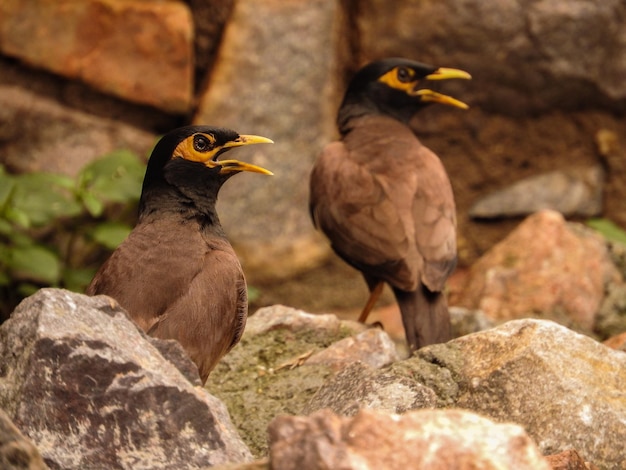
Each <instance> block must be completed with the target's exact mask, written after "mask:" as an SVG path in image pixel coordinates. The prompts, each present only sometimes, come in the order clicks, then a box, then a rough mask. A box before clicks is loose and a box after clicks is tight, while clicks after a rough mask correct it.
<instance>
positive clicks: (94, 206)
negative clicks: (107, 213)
mask: <svg viewBox="0 0 626 470" xmlns="http://www.w3.org/2000/svg"><path fill="white" fill-rule="evenodd" d="M81 198H82V200H83V204H84V205H85V208H86V209H87V211H88V212H89V213H90V214H91V216H92V217H100V216H101V215H102V212H104V204H103V203H102V202H100V201H99V200H98V199H97V198H96V197H95V196H94V195H93V194H92V193H91V192H89V191H84V192H82V193H81Z"/></svg>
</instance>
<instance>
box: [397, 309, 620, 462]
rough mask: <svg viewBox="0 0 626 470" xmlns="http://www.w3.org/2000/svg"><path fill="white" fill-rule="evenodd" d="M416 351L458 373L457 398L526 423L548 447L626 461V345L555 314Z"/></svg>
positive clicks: (502, 417) (457, 402) (490, 413)
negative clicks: (583, 331)
mask: <svg viewBox="0 0 626 470" xmlns="http://www.w3.org/2000/svg"><path fill="white" fill-rule="evenodd" d="M418 357H421V358H428V360H429V361H430V362H433V363H437V364H439V365H440V366H441V368H442V371H443V370H444V369H445V370H447V373H449V374H451V375H452V376H453V377H455V381H456V382H457V383H458V387H459V392H458V395H457V397H456V399H455V403H454V405H455V406H457V407H460V408H465V409H469V410H472V411H475V412H477V413H480V414H483V415H485V416H488V417H491V418H492V419H495V420H496V421H510V422H515V423H517V424H520V425H522V426H523V427H524V428H525V429H526V431H527V432H528V434H529V435H530V436H531V437H532V438H533V439H534V440H535V442H537V444H538V446H539V448H540V449H541V451H542V452H543V453H544V454H545V455H547V454H554V453H557V452H561V451H564V450H567V449H571V448H574V449H576V450H577V451H578V452H579V453H580V454H581V455H582V456H584V458H585V460H588V461H591V462H593V463H594V464H596V465H598V466H599V467H601V468H620V467H621V466H624V465H626V459H625V456H624V452H623V442H625V441H626V426H624V422H626V392H624V390H626V355H624V354H623V352H621V351H614V350H612V349H610V348H607V347H605V346H603V345H602V344H600V343H598V342H596V341H594V340H593V339H591V338H589V337H587V336H583V335H580V334H578V333H575V332H573V331H571V330H568V329H567V328H565V327H563V326H560V325H557V324H556V323H553V322H550V321H545V320H516V321H511V322H508V323H505V324H504V325H502V326H499V327H497V328H494V329H492V330H488V331H484V332H481V333H476V334H472V335H468V336H465V337H463V338H458V339H456V340H454V341H451V342H450V343H448V344H446V345H437V346H433V347H430V348H424V349H423V350H421V351H419V352H418ZM410 361H412V359H411V360H409V361H406V362H410Z"/></svg>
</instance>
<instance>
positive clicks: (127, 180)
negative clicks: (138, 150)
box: [79, 150, 145, 203]
mask: <svg viewBox="0 0 626 470" xmlns="http://www.w3.org/2000/svg"><path fill="white" fill-rule="evenodd" d="M144 172H145V165H144V164H143V163H142V162H141V161H140V159H139V158H138V157H137V156H136V155H135V154H133V153H132V152H129V151H126V150H119V151H116V152H113V153H110V154H109V155H106V156H104V157H102V158H100V159H98V160H96V161H94V162H92V163H90V164H89V165H87V166H86V167H85V168H83V170H82V171H81V173H80V176H79V177H80V180H81V184H80V186H81V191H88V192H90V193H92V194H93V195H94V197H95V198H97V199H98V200H100V201H103V202H121V203H125V202H132V201H137V200H139V196H140V194H141V184H142V181H143V175H144Z"/></svg>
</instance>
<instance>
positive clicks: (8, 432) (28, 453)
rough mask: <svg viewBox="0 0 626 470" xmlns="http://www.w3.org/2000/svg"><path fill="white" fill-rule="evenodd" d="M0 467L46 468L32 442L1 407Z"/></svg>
mask: <svg viewBox="0 0 626 470" xmlns="http://www.w3.org/2000/svg"><path fill="white" fill-rule="evenodd" d="M0 468H2V469H3V470H44V469H47V468H48V466H47V465H46V464H45V463H44V461H43V459H42V458H41V454H40V453H39V451H38V450H37V448H36V447H35V445H34V444H33V442H32V441H31V440H30V439H28V438H27V437H24V435H23V434H22V433H21V432H20V431H19V429H17V428H16V427H15V425H14V424H13V422H12V421H11V419H10V418H9V417H8V416H7V414H6V413H5V412H4V411H2V409H0Z"/></svg>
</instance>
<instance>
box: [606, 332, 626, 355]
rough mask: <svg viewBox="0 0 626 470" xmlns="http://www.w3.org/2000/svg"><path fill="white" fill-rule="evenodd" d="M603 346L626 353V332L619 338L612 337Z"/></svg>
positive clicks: (618, 336)
mask: <svg viewBox="0 0 626 470" xmlns="http://www.w3.org/2000/svg"><path fill="white" fill-rule="evenodd" d="M602 344H604V345H605V346H607V347H609V348H612V349H617V350H620V351H624V352H626V331H625V332H624V333H620V334H619V335H617V336H611V337H610V338H609V339H607V340H606V341H604V342H603V343H602Z"/></svg>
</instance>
